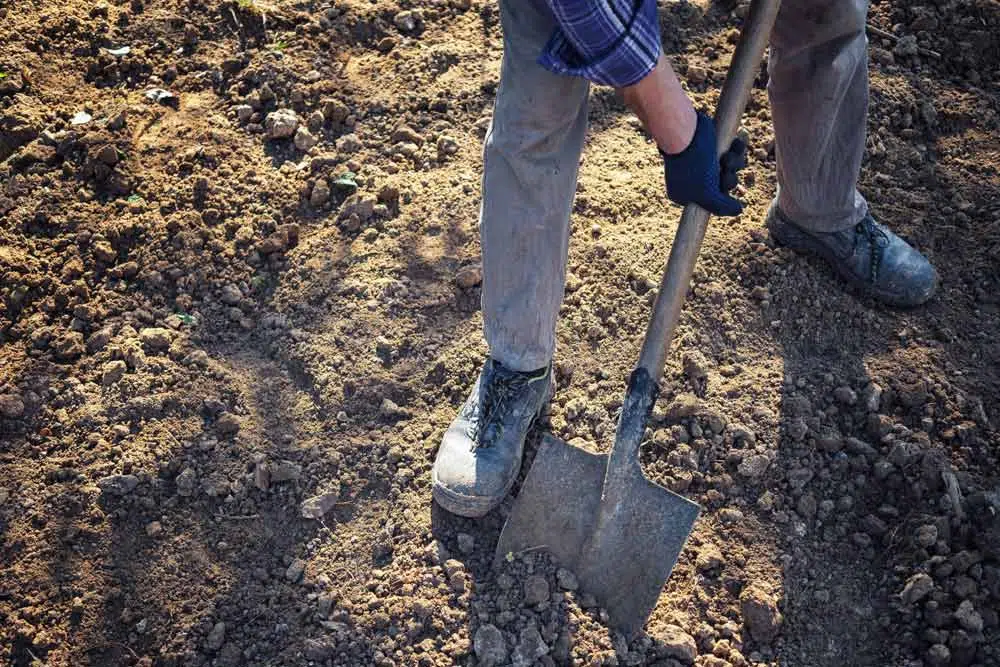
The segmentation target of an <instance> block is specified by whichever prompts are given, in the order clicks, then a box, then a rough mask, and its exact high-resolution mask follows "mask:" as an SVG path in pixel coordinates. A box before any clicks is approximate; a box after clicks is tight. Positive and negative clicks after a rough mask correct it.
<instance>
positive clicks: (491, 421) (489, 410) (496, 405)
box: [469, 363, 547, 449]
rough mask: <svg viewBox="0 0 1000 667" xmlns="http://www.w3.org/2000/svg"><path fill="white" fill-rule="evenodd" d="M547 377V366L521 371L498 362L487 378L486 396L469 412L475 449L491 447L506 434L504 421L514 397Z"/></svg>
mask: <svg viewBox="0 0 1000 667" xmlns="http://www.w3.org/2000/svg"><path fill="white" fill-rule="evenodd" d="M546 377H547V369H544V370H542V371H539V372H536V373H519V372H517V371H512V370H508V369H506V368H504V367H503V366H501V365H500V364H499V363H494V364H493V368H492V371H491V373H490V375H489V377H487V378H484V380H485V382H486V391H485V392H484V396H483V398H482V400H481V401H476V403H475V404H474V406H473V409H472V413H471V414H470V415H469V421H470V422H471V424H472V426H471V428H470V430H469V438H470V439H471V440H472V448H473V449H476V448H477V447H484V448H485V447H489V446H490V445H492V444H493V442H494V441H495V440H498V439H500V438H501V437H503V421H504V417H505V416H506V414H507V407H508V405H509V404H510V402H511V400H512V399H513V398H516V397H517V396H519V395H520V394H521V392H522V391H524V389H525V388H526V387H527V386H528V385H530V384H532V383H534V382H538V381H539V380H543V379H545V378H546ZM493 427H495V428H493ZM490 436H492V437H490Z"/></svg>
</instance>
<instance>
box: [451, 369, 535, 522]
mask: <svg viewBox="0 0 1000 667" xmlns="http://www.w3.org/2000/svg"><path fill="white" fill-rule="evenodd" d="M552 391H553V389H552V371H551V367H545V368H541V369H538V370H536V371H530V372H526V373H522V372H519V371H514V370H510V369H508V368H505V367H504V366H503V365H502V364H501V363H500V362H498V361H494V360H493V359H487V360H486V363H485V365H484V366H483V369H482V371H481V372H480V374H479V379H478V380H477V381H476V383H475V385H474V386H473V387H472V391H471V392H470V393H469V397H468V398H467V399H466V400H465V403H464V404H463V405H462V407H461V409H459V412H458V416H457V417H455V420H454V421H452V423H451V426H449V427H448V430H447V431H446V432H445V434H444V438H442V441H441V447H440V449H438V453H437V457H436V458H435V460H434V467H433V469H432V470H431V477H432V481H433V487H432V493H433V496H434V500H436V501H437V503H438V504H439V505H440V506H441V507H443V508H444V509H446V510H447V511H449V512H451V513H452V514H458V515H461V516H467V517H481V516H483V515H485V514H486V513H487V512H489V511H490V510H492V509H493V508H494V507H496V506H497V505H499V504H500V502H501V501H502V500H503V499H504V498H505V497H506V496H507V493H508V492H509V491H510V487H511V486H512V485H513V484H514V480H515V479H516V478H517V473H518V471H519V470H520V468H521V456H522V454H523V452H524V440H525V437H526V436H527V434H528V429H529V428H530V427H531V424H532V422H533V421H534V420H535V418H536V417H537V416H538V415H539V414H540V413H541V412H542V409H543V408H544V407H545V405H546V404H547V403H548V401H549V399H551V397H552Z"/></svg>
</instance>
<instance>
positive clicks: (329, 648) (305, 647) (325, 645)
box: [302, 637, 337, 662]
mask: <svg viewBox="0 0 1000 667" xmlns="http://www.w3.org/2000/svg"><path fill="white" fill-rule="evenodd" d="M302 652H303V654H304V655H305V658H306V660H312V661H314V662H324V661H326V660H328V659H330V658H332V657H333V656H334V654H336V652H337V642H336V641H335V640H334V639H332V638H330V637H320V638H318V639H307V640H305V641H304V642H303V643H302Z"/></svg>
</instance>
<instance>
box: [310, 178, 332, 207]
mask: <svg viewBox="0 0 1000 667" xmlns="http://www.w3.org/2000/svg"><path fill="white" fill-rule="evenodd" d="M329 199H330V184H329V183H327V181H326V179H325V178H321V179H319V180H317V181H316V184H315V185H313V189H312V192H311V193H310V194H309V205H310V206H313V207H317V208H318V207H320V206H322V205H323V204H325V203H326V202H327V201H329Z"/></svg>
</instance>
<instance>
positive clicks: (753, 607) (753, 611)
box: [740, 584, 783, 644]
mask: <svg viewBox="0 0 1000 667" xmlns="http://www.w3.org/2000/svg"><path fill="white" fill-rule="evenodd" d="M740 612H741V613H742V614H743V623H744V624H745V625H746V626H747V629H748V630H750V635H751V636H752V637H753V638H754V640H755V641H758V642H760V643H762V644H767V643H770V642H771V641H772V640H773V639H774V638H775V637H777V636H778V631H779V630H780V629H781V623H782V621H783V618H782V616H781V612H779V611H778V602H777V600H775V598H774V596H773V595H771V593H770V591H768V590H766V589H765V588H764V587H762V586H760V585H759V584H750V585H749V586H748V587H747V588H745V589H744V590H743V592H742V593H741V594H740Z"/></svg>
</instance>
